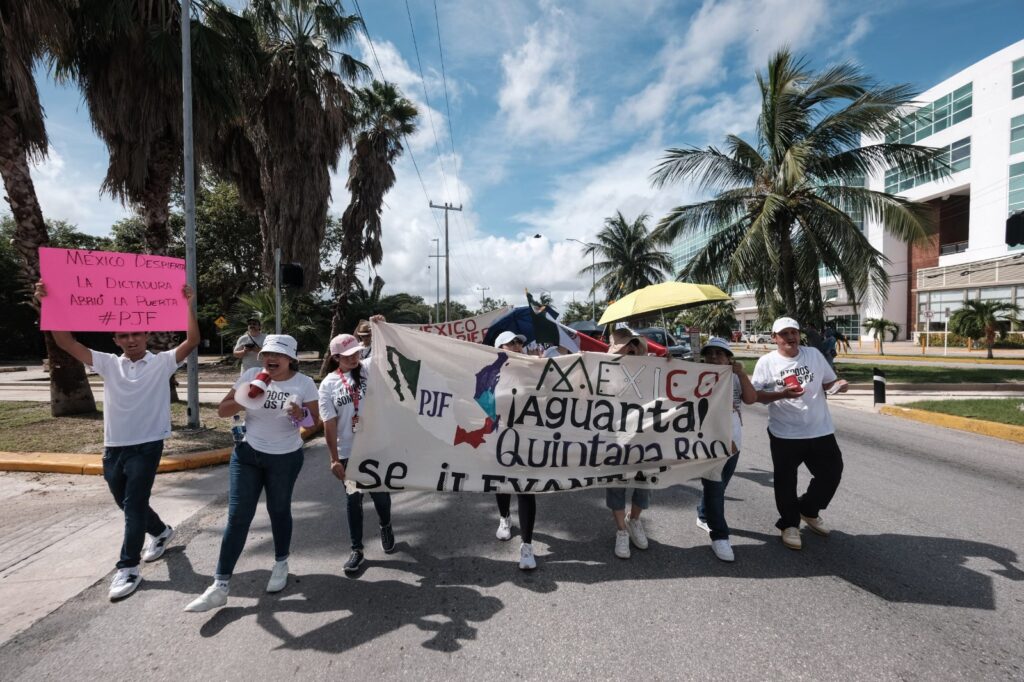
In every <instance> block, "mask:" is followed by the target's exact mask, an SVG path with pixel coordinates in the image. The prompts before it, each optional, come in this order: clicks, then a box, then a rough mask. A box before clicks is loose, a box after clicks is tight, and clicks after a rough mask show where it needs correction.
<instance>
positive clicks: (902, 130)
mask: <svg viewBox="0 0 1024 682" xmlns="http://www.w3.org/2000/svg"><path fill="white" fill-rule="evenodd" d="M1021 61H1022V62H1024V60H1021ZM1022 78H1024V76H1022ZM1015 82H1016V81H1015ZM1014 96H1015V97H1016V95H1014ZM973 103H974V84H973V83H968V84H967V85H964V86H963V87H960V88H957V89H956V90H954V91H953V92H951V93H949V94H948V95H943V96H942V97H939V98H938V99H936V100H935V101H934V102H932V103H930V104H926V105H925V106H923V107H921V108H920V109H918V110H917V111H915V112H913V113H911V114H908V115H907V116H905V117H904V118H903V120H902V121H901V122H900V124H899V126H898V127H897V128H896V129H895V130H892V131H890V132H889V133H888V134H887V135H886V136H885V141H886V142H899V143H901V144H914V143H915V142H920V141H921V140H923V139H924V138H926V137H928V136H929V135H934V134H935V133H937V132H939V131H942V130H945V129H946V128H948V127H950V126H952V125H956V124H957V123H960V122H961V121H966V120H967V119H969V118H970V117H971V113H972V111H973Z"/></svg>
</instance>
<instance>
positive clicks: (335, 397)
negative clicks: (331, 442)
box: [320, 360, 370, 460]
mask: <svg viewBox="0 0 1024 682" xmlns="http://www.w3.org/2000/svg"><path fill="white" fill-rule="evenodd" d="M359 365H360V367H361V368H362V369H360V370H359V400H360V401H361V400H363V399H364V398H365V397H366V379H367V377H368V376H369V374H370V361H369V360H363V361H361V362H360V363H359ZM355 390H356V388H355V381H354V380H353V379H352V373H351V372H345V381H342V380H341V376H340V375H339V374H338V373H337V372H331V373H330V374H328V375H327V376H326V377H324V380H323V381H321V382H320V418H321V419H323V420H324V421H327V420H328V419H333V418H334V417H337V418H338V459H340V460H346V459H348V458H349V456H350V455H351V454H352V443H353V442H355V436H356V434H354V433H353V432H352V416H353V415H354V414H355V413H356V407H355V404H354V403H353V402H352V395H351V393H350V391H355ZM362 407H363V406H362V404H360V406H359V408H360V412H362Z"/></svg>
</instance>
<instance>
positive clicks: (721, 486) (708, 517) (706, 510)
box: [697, 336, 757, 561]
mask: <svg viewBox="0 0 1024 682" xmlns="http://www.w3.org/2000/svg"><path fill="white" fill-rule="evenodd" d="M700 357H701V359H702V360H703V361H704V362H706V363H708V364H710V365H732V456H731V457H729V460H728V461H727V462H726V463H725V466H724V467H723V468H722V480H721V481H711V480H708V479H706V478H702V479H700V482H701V484H702V485H703V487H704V492H703V494H702V495H701V499H700V504H699V505H698V506H697V525H698V526H699V527H700V528H703V529H704V530H706V531H707V532H708V534H710V536H711V551H712V552H714V553H715V556H716V557H718V558H719V559H721V560H722V561H734V560H735V559H736V556H735V554H734V553H733V551H732V545H730V544H729V524H727V523H726V522H725V487H726V486H727V485H729V480H730V479H732V475H733V472H735V471H736V462H737V461H739V458H740V448H741V446H742V441H743V418H742V416H741V415H740V404H741V403H746V404H747V405H753V404H754V403H755V402H757V391H756V390H755V389H754V386H753V384H751V383H750V379H748V378H747V373H746V371H745V370H744V369H743V363H742V362H739V361H738V360H733V355H732V349H731V348H730V347H729V342H728V341H726V340H725V339H720V338H716V337H714V336H713V337H711V338H710V339H708V342H707V343H705V344H704V347H703V348H701V349H700Z"/></svg>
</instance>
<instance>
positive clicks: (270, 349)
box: [257, 346, 299, 360]
mask: <svg viewBox="0 0 1024 682" xmlns="http://www.w3.org/2000/svg"><path fill="white" fill-rule="evenodd" d="M264 353H277V354H278V355H283V356H285V357H288V358H291V359H292V360H298V359H299V358H298V357H297V354H296V353H295V352H294V351H293V350H292V349H290V348H285V347H283V346H263V348H261V349H260V352H259V355H258V356H257V357H260V358H262V357H263V354H264Z"/></svg>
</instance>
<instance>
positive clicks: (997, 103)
mask: <svg viewBox="0 0 1024 682" xmlns="http://www.w3.org/2000/svg"><path fill="white" fill-rule="evenodd" d="M917 101H918V102H920V107H919V108H917V109H915V110H914V111H913V112H912V113H908V115H907V116H906V118H905V119H904V122H903V124H902V125H901V127H900V129H899V131H898V132H895V133H894V134H892V135H890V136H889V137H888V139H889V141H900V142H903V143H906V144H918V145H923V146H928V147H939V148H943V149H945V150H946V151H947V161H948V163H949V165H950V166H951V167H952V174H951V175H950V176H948V177H946V178H943V179H941V180H930V179H929V178H927V177H913V176H909V175H905V174H901V173H900V172H899V171H898V170H895V169H894V170H890V171H889V172H887V173H879V174H878V175H874V176H871V177H868V178H867V179H866V182H867V186H868V187H870V188H871V189H874V190H878V191H886V192H889V193H892V194H900V195H902V196H904V197H906V198H908V199H911V200H913V201H919V202H928V203H930V204H932V205H933V206H934V207H935V208H936V210H937V211H938V214H937V215H938V229H937V232H936V234H935V235H934V236H933V238H932V239H931V241H930V242H929V243H928V244H927V245H924V246H914V247H910V246H908V245H907V244H905V243H903V242H901V241H899V240H897V239H894V238H892V237H890V236H888V235H887V234H886V233H885V231H884V230H883V229H882V224H881V223H880V222H878V221H874V220H870V219H869V220H864V221H860V224H861V229H862V230H865V231H866V234H867V236H868V240H869V241H870V242H871V244H872V245H874V247H875V248H877V249H878V250H880V251H881V252H882V253H883V254H885V256H886V257H887V258H888V259H889V264H888V265H887V270H888V272H889V277H890V280H891V285H890V289H889V293H888V296H886V297H885V300H871V297H870V296H869V297H868V300H864V301H860V302H859V305H857V306H856V307H855V306H854V305H853V302H852V301H849V300H847V298H846V293H845V291H844V290H843V288H842V286H841V285H840V284H839V283H838V282H837V281H836V280H835V279H834V278H832V277H831V275H829V273H828V272H827V271H824V270H823V271H822V273H821V274H822V294H823V295H824V297H825V300H826V301H828V307H827V310H826V319H827V320H829V321H830V322H831V323H832V324H834V325H835V326H836V327H837V328H838V329H839V330H840V331H842V332H844V333H845V334H846V335H847V336H848V337H850V338H853V339H856V338H859V336H860V335H861V334H863V333H864V330H863V329H862V328H861V326H860V325H861V321H862V320H864V319H867V318H869V317H884V318H887V319H890V320H893V321H895V322H897V323H899V325H900V330H901V331H900V338H907V337H908V336H911V335H913V336H916V334H917V333H919V332H921V331H924V330H925V329H926V328H928V325H929V324H930V329H931V331H933V332H941V331H943V328H944V325H945V321H946V320H947V316H948V315H950V314H952V313H953V312H955V311H956V310H958V309H959V308H961V307H962V306H963V303H964V301H966V300H973V299H978V298H980V299H982V300H1001V301H1009V302H1014V303H1017V304H1019V305H1021V306H1022V307H1024V245H1016V246H1009V245H1007V243H1006V219H1007V217H1008V216H1009V215H1011V214H1012V213H1015V212H1016V211H1021V210H1024V40H1022V41H1020V42H1017V43H1014V44H1013V45H1010V46H1009V47H1007V48H1005V49H1002V50H1000V51H999V52H996V53H995V54H993V55H991V56H989V57H986V58H985V59H983V60H981V61H979V62H977V63H976V64H973V65H971V66H969V67H967V68H966V69H964V70H963V71H961V72H959V73H957V74H956V75H955V76H952V77H950V78H948V79H946V80H945V81H943V82H941V83H939V84H938V85H936V86H934V87H932V88H929V89H928V90H926V91H925V92H923V93H921V95H919V96H918V98H917ZM876 141H877V140H876ZM871 142H872V140H870V139H865V140H864V144H865V145H867V144H871ZM853 217H854V219H855V220H857V218H859V216H853ZM705 241H706V238H703V237H700V238H698V237H690V238H687V239H683V240H680V241H679V242H678V243H677V244H675V245H673V249H672V256H673V259H674V261H675V265H676V266H677V267H678V266H679V265H681V264H682V263H683V262H685V261H686V260H688V259H689V258H690V257H692V255H693V253H694V252H695V251H696V249H697V248H699V247H701V246H703V243H704V242H705ZM735 298H736V316H737V318H738V319H739V320H740V324H741V326H742V327H743V329H745V330H748V331H761V330H756V329H754V325H755V323H756V319H757V316H758V311H757V307H756V304H755V302H754V298H753V295H752V294H750V293H748V292H737V293H736V294H735Z"/></svg>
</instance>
